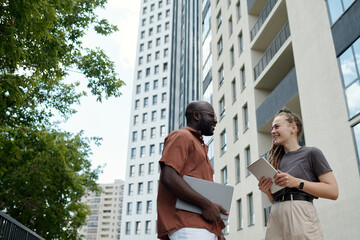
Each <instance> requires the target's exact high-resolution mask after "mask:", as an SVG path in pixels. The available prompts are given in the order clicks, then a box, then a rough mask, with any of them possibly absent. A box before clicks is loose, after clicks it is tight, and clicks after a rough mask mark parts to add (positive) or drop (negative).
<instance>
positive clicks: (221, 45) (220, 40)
mask: <svg viewBox="0 0 360 240" xmlns="http://www.w3.org/2000/svg"><path fill="white" fill-rule="evenodd" d="M217 48H218V56H220V55H221V53H222V50H223V41H222V37H220V39H219V41H218V42H217Z"/></svg>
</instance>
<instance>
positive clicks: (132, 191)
mask: <svg viewBox="0 0 360 240" xmlns="http://www.w3.org/2000/svg"><path fill="white" fill-rule="evenodd" d="M133 194H134V184H133V183H130V184H129V191H128V195H129V196H132V195H133Z"/></svg>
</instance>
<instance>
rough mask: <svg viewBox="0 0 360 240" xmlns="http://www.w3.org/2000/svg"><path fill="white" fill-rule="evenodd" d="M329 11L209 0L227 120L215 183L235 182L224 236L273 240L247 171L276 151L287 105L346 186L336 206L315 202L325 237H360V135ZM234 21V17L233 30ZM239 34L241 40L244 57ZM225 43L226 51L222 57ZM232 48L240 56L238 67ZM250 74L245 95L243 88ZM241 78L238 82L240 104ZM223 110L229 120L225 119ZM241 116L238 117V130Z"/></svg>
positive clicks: (294, 4) (284, 0)
mask: <svg viewBox="0 0 360 240" xmlns="http://www.w3.org/2000/svg"><path fill="white" fill-rule="evenodd" d="M238 6H240V8H241V10H240V11H241V18H240V19H239V20H237V18H236V16H237V12H238ZM357 6H358V1H355V2H354V4H353V5H352V7H350V9H349V10H346V8H345V10H343V12H344V14H350V13H351V14H352V17H341V18H340V20H338V21H337V22H336V23H335V25H336V24H339V26H340V25H341V21H342V18H344V19H345V20H346V21H348V20H349V19H354V18H355V19H356V14H353V12H354V11H356V9H357ZM354 9H355V10H354ZM328 13H329V11H328V9H327V3H326V1H323V0H317V1H291V0H277V1H276V0H270V1H260V0H247V1H245V0H240V1H225V0H223V1H221V0H220V1H213V2H211V16H212V22H211V23H212V53H213V56H212V66H213V67H212V75H213V81H212V83H213V102H214V108H215V111H216V113H217V114H218V121H219V122H218V125H217V127H216V131H215V134H214V166H215V179H216V181H218V182H223V181H224V180H223V175H224V174H223V172H224V170H225V171H227V178H228V179H227V182H228V184H229V185H232V186H234V188H235V190H234V197H233V201H232V206H231V214H230V220H229V223H228V229H226V230H225V232H226V233H227V234H226V238H227V239H230V240H231V239H264V237H265V231H266V221H267V216H268V213H269V210H270V207H271V203H270V202H269V201H268V199H267V197H266V196H265V195H264V194H262V193H261V192H260V191H259V190H258V187H257V184H258V181H257V180H256V179H255V177H254V176H252V175H248V172H247V169H246V166H247V165H248V164H250V163H252V162H254V161H255V160H256V159H257V158H258V157H259V156H262V155H264V154H266V153H267V151H268V150H269V148H270V146H271V141H272V140H271V136H270V129H271V122H272V120H273V117H274V115H275V113H276V112H277V111H278V110H279V109H280V108H281V107H284V106H287V107H288V108H290V109H292V110H293V112H295V113H297V114H298V115H300V117H302V119H303V122H304V137H303V143H305V144H306V145H307V146H316V147H318V148H320V149H321V150H322V151H323V153H324V154H325V156H326V157H327V159H328V161H329V163H330V165H331V167H332V169H333V171H334V175H335V177H336V179H337V181H338V185H339V189H340V195H339V199H338V200H337V201H332V200H327V199H319V200H316V201H315V206H316V208H317V210H318V212H319V215H320V220H321V223H322V227H323V231H324V235H325V239H340V238H342V239H344V238H345V239H355V238H356V236H359V234H360V232H359V231H360V230H359V228H358V227H356V226H355V225H356V224H357V223H358V222H359V220H360V212H359V209H358V208H357V207H356V199H358V198H359V194H360V191H358V190H359V183H360V182H359V166H358V161H359V160H358V155H357V154H358V153H357V152H356V148H357V147H356V144H358V145H359V143H357V142H356V139H357V138H359V137H358V136H357V135H356V133H354V132H355V130H353V129H354V126H356V124H357V123H358V122H359V121H360V115H359V114H357V115H355V117H350V118H349V114H348V110H347V100H346V96H345V93H344V87H343V80H342V75H341V66H339V55H337V54H336V51H335V47H334V41H333V37H332V36H333V34H334V32H335V34H337V33H336V29H335V27H333V26H332V25H331V23H330V21H329V15H328ZM220 15H221V24H219V22H220V21H219V16H220ZM354 16H355V17H354ZM229 19H232V24H233V25H232V28H231V27H230V22H231V21H229ZM234 19H235V21H234ZM345 20H344V21H345ZM355 25H356V24H355ZM231 29H232V33H231ZM240 35H242V36H243V51H242V52H241V51H240V50H239V48H240V47H239V37H238V36H240ZM350 35H351V36H352V38H353V39H357V38H358V36H357V37H356V36H355V37H354V36H353V34H350ZM220 40H222V52H221V54H218V49H219V41H220ZM352 41H354V40H352ZM356 46H357V45H356ZM231 49H234V52H235V53H236V54H235V58H234V59H235V60H234V62H232V59H233V58H232V56H231V54H232V51H231ZM354 49H355V45H354ZM345 50H346V49H345ZM354 51H356V49H355V50H354ZM222 67H223V69H224V80H223V81H222V83H221V84H220V78H219V74H218V73H219V69H221V68H222ZM242 69H245V71H244V74H242ZM243 76H245V79H246V88H245V89H243V88H242V87H241V86H242V85H243V84H242V81H243ZM233 81H235V83H236V84H235V85H236V86H237V87H236V98H235V99H234V98H233V89H232V88H233V84H232V82H233ZM356 81H359V80H356ZM359 94H360V92H359ZM222 99H225V110H224V109H223V108H222V105H221V103H220V102H221V101H222ZM245 109H247V114H245V112H244V110H245ZM221 112H224V114H223V116H219V115H220V113H221ZM236 116H237V118H236ZM246 117H247V119H248V123H246V121H245V118H246ZM234 119H237V124H238V131H236V126H235V121H234ZM224 132H226V138H225V139H226V147H225V149H226V150H225V151H224V142H223V136H224V134H223V133H224ZM236 132H238V133H239V134H238V135H237V136H238V138H236V134H235V133H236ZM248 150H249V151H248ZM248 152H250V154H248ZM237 157H239V159H240V164H237ZM249 157H250V159H249ZM237 166H240V169H238V167H237ZM238 172H240V176H238ZM240 202H241V204H240ZM239 206H241V209H239ZM251 206H252V210H251ZM240 210H241V211H240ZM239 212H241V214H240V213H239ZM239 216H241V217H239ZM240 223H241V224H240ZM339 229H342V230H341V231H339ZM345 232H346V234H345V235H344V233H345Z"/></svg>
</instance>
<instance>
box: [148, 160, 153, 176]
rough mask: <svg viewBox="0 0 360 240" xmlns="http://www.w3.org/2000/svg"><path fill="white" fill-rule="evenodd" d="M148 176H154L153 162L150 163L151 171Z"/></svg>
mask: <svg viewBox="0 0 360 240" xmlns="http://www.w3.org/2000/svg"><path fill="white" fill-rule="evenodd" d="M148 174H149V175H152V174H154V163H153V162H150V163H149V171H148Z"/></svg>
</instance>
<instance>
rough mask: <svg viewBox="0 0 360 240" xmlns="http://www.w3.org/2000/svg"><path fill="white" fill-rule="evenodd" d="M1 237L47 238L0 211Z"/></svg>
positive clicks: (22, 238)
mask: <svg viewBox="0 0 360 240" xmlns="http://www.w3.org/2000/svg"><path fill="white" fill-rule="evenodd" d="M0 239H5V240H8V239H9V240H17V239H21V240H45V239H44V238H42V237H40V236H39V235H37V234H36V233H34V232H33V231H31V230H30V229H28V228H27V227H25V226H24V225H22V224H21V223H19V222H18V221H16V220H15V219H13V218H11V217H9V216H8V215H6V214H5V213H3V212H1V211H0Z"/></svg>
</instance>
